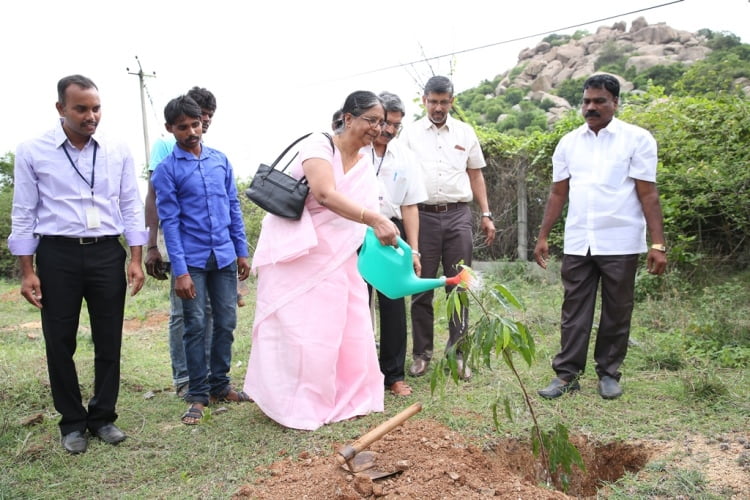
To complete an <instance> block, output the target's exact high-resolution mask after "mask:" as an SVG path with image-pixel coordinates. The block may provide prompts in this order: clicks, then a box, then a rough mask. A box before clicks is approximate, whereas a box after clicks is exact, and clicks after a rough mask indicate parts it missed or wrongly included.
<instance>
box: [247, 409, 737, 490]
mask: <svg viewBox="0 0 750 500" xmlns="http://www.w3.org/2000/svg"><path fill="white" fill-rule="evenodd" d="M571 441H572V443H573V444H574V445H575V446H576V448H577V449H578V451H579V452H580V454H581V458H582V459H583V461H584V463H585V465H586V471H585V472H584V471H581V470H579V469H578V468H576V467H574V468H573V474H572V476H571V477H570V483H569V486H568V489H567V493H568V494H567V495H566V494H564V493H562V492H561V491H558V490H556V489H555V488H560V484H559V483H557V484H551V485H549V487H544V484H545V483H544V481H543V478H544V476H543V475H542V467H541V465H540V462H539V460H537V459H536V458H535V457H534V456H533V454H532V453H531V450H530V447H529V444H528V443H524V442H521V441H518V440H515V439H501V440H498V441H497V442H495V443H489V444H487V445H485V447H484V448H485V449H483V450H482V449H479V448H477V447H475V446H472V445H470V444H467V442H466V440H465V439H464V438H463V437H462V436H461V435H460V434H458V433H457V432H454V431H451V430H449V429H447V428H446V427H444V426H443V425H441V424H439V423H437V422H435V421H434V420H429V419H423V420H409V421H407V422H406V423H405V424H404V425H403V426H401V427H398V428H396V429H394V430H393V431H391V432H390V433H388V434H387V435H385V436H384V437H383V438H382V439H380V440H379V441H376V442H375V443H373V444H372V446H370V448H369V449H368V450H367V451H365V452H361V453H360V454H359V455H357V456H358V457H360V456H361V455H364V454H368V455H372V456H373V457H374V466H373V467H372V468H370V469H367V470H365V471H362V472H359V473H356V474H353V473H350V472H348V471H347V470H344V469H343V468H342V467H341V466H340V465H339V463H338V461H337V460H336V455H337V453H336V451H337V450H339V449H340V447H341V446H342V445H344V444H350V443H340V444H338V445H336V446H335V447H334V448H333V449H332V451H331V453H330V455H327V456H313V455H310V454H308V453H302V454H300V455H299V456H297V457H289V458H285V459H284V460H282V461H280V462H276V463H274V464H272V465H271V466H269V467H267V468H265V469H263V470H260V471H259V472H260V473H261V474H262V477H261V478H260V479H259V480H257V481H256V482H255V483H254V484H246V485H244V486H242V487H241V488H240V489H239V490H237V491H236V492H235V494H234V496H233V498H234V499H242V498H258V499H278V498H295V499H316V500H317V499H322V498H325V499H335V500H356V499H361V498H379V497H386V498H420V499H449V498H450V499H452V498H461V499H482V498H488V497H496V498H508V499H510V498H512V499H526V498H533V499H535V500H537V499H564V498H596V496H597V493H598V491H597V490H598V489H601V488H602V487H603V486H605V484H606V483H607V482H613V481H616V480H617V479H618V478H620V477H622V476H623V475H624V474H625V473H626V472H631V473H635V472H638V471H641V473H642V474H646V475H648V474H650V473H648V472H647V471H645V470H642V469H643V468H644V466H645V465H646V464H647V463H648V462H656V461H660V462H664V464H665V465H664V467H663V468H664V469H672V468H674V469H683V468H684V469H696V470H701V471H703V473H704V474H705V478H706V482H707V485H706V487H707V490H708V491H710V492H711V493H714V494H717V495H719V496H722V497H726V498H732V499H734V498H738V499H739V498H750V497H748V495H749V494H750V475H749V473H750V458H749V457H750V436H748V435H747V434H746V433H744V432H737V433H732V434H731V435H726V436H717V437H716V438H711V439H708V438H705V437H699V436H690V437H688V438H686V439H684V441H681V442H664V441H641V442H633V443H621V442H614V443H595V442H592V441H591V440H590V439H588V438H587V437H585V436H572V437H571ZM370 452H372V453H370ZM707 464H709V465H708V466H707ZM378 472H380V473H388V474H390V475H389V476H388V477H384V478H378V479H372V477H371V476H373V475H375V473H378ZM602 491H606V490H599V493H601V492H602ZM569 495H570V496H569Z"/></svg>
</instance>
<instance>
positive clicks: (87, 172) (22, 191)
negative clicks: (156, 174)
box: [8, 75, 148, 454]
mask: <svg viewBox="0 0 750 500" xmlns="http://www.w3.org/2000/svg"><path fill="white" fill-rule="evenodd" d="M57 94H58V98H57V99H58V100H57V103H56V107H57V111H58V113H59V115H60V118H59V121H58V122H57V123H56V125H55V127H54V128H53V129H51V130H49V131H48V132H46V133H45V134H43V135H41V136H40V137H37V138H35V139H31V140H29V141H27V142H24V143H22V144H20V145H19V146H18V148H17V150H16V161H15V166H14V186H15V187H14V193H13V209H12V229H11V234H10V236H9V237H8V248H9V249H10V252H11V253H12V254H13V255H17V256H18V261H19V264H20V268H21V294H22V295H23V296H24V298H26V300H28V301H29V302H30V303H31V304H33V305H34V306H36V307H37V308H39V309H40V310H41V315H42V332H43V333H44V342H45V346H46V353H47V369H48V371H49V380H50V387H51V389H52V399H53V401H54V404H55V409H56V410H57V411H58V412H59V413H60V415H61V419H60V422H59V426H60V432H61V434H62V445H63V448H65V450H66V451H67V452H68V453H73V454H75V453H82V452H84V451H86V448H87V445H88V441H87V437H86V430H89V431H90V432H91V434H93V435H95V436H97V437H99V438H100V439H101V440H103V441H105V442H107V443H109V444H117V443H119V442H121V441H123V440H124V439H125V438H126V435H125V433H124V432H122V431H121V430H120V429H118V428H117V426H115V424H114V421H115V420H116V419H117V413H116V411H115V406H116V403H117V396H118V393H119V389H120V346H121V344H122V323H123V315H124V308H125V293H126V290H127V286H128V283H129V284H130V287H131V295H135V294H136V293H138V291H139V290H140V289H141V287H142V286H143V280H144V274H143V268H142V265H141V257H142V249H141V246H142V245H144V244H145V243H146V242H147V239H148V233H147V231H146V227H145V221H144V216H143V205H142V203H141V199H140V195H139V192H138V186H137V184H136V174H135V167H134V164H133V157H132V156H131V154H130V152H129V150H128V148H127V147H126V146H125V145H123V144H119V143H116V142H111V141H108V140H105V139H104V138H103V137H101V135H99V134H96V129H97V126H98V125H99V120H100V118H101V103H100V100H99V91H98V89H97V87H96V85H95V84H94V82H92V81H91V80H90V79H88V78H86V77H84V76H81V75H71V76H67V77H65V78H62V79H61V80H60V81H59V82H58V84H57ZM123 234H124V236H125V239H126V241H127V244H128V246H129V247H130V262H129V263H128V265H127V278H126V266H125V261H126V258H127V255H126V252H125V249H124V248H123V246H122V244H121V243H120V235H123ZM34 257H36V258H35V259H34ZM126 279H127V282H126ZM84 299H85V300H86V306H87V308H88V312H89V317H90V318H91V337H92V340H93V343H94V358H95V362H94V387H93V392H94V393H93V395H92V397H91V399H90V400H89V402H88V407H87V408H86V407H84V405H83V403H82V398H81V391H80V388H79V383H78V375H77V373H76V366H75V363H74V361H73V354H74V353H75V350H76V334H77V332H78V320H79V317H80V312H81V304H82V301H83V300H84Z"/></svg>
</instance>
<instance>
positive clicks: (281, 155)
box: [271, 132, 336, 179]
mask: <svg viewBox="0 0 750 500" xmlns="http://www.w3.org/2000/svg"><path fill="white" fill-rule="evenodd" d="M311 135H312V132H310V133H307V134H305V135H303V136H302V137H300V138H298V139H296V140H295V141H294V142H292V143H291V144H290V145H289V146H287V147H286V149H285V150H284V151H282V152H281V154H280V155H279V157H278V158H276V160H274V162H273V163H272V164H271V168H276V165H277V164H278V163H279V162H280V161H281V159H282V158H283V157H284V156H285V155H286V154H287V153H288V152H289V150H290V149H292V148H293V147H294V146H295V145H296V144H297V143H298V142H300V141H301V140H303V139H307V138H308V137H310V136H311ZM323 135H324V136H326V137H328V141H329V142H330V143H331V151H332V152H333V154H336V146H334V145H333V137H331V134H329V133H328V132H323ZM298 154H299V152H296V153H294V156H292V158H291V159H290V160H289V161H288V162H287V164H286V165H284V168H282V169H281V171H282V172H284V171H286V169H287V168H288V167H289V165H291V164H292V161H294V159H295V158H296V157H297V155H298ZM303 179H304V177H303Z"/></svg>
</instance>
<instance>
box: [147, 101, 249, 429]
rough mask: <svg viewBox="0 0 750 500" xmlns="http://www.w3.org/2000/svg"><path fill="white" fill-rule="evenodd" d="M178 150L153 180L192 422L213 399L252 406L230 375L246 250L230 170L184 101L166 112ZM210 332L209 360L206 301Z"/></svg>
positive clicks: (187, 420) (187, 417)
mask: <svg viewBox="0 0 750 500" xmlns="http://www.w3.org/2000/svg"><path fill="white" fill-rule="evenodd" d="M164 118H165V120H166V128H167V130H168V131H169V132H170V133H172V134H173V135H174V137H175V141H176V144H175V147H174V149H173V150H172V153H171V154H170V155H169V156H167V157H166V158H165V159H164V160H163V161H162V162H161V163H160V164H159V166H158V167H157V168H156V170H154V173H153V174H152V176H151V182H152V183H153V186H154V190H155V192H156V208H157V211H158V215H159V219H160V220H161V226H162V230H163V231H164V239H165V242H166V246H167V252H168V253H169V258H170V261H171V263H172V273H173V274H174V277H175V285H174V291H175V294H176V295H177V296H178V297H179V298H180V299H182V308H183V316H184V321H185V334H184V344H185V358H186V360H187V368H188V374H189V389H188V392H187V394H186V395H185V400H186V401H187V402H189V403H190V407H189V408H188V411H187V412H185V414H184V415H183V416H182V422H183V423H184V424H186V425H193V424H197V423H198V422H199V421H200V420H201V418H202V416H203V409H204V408H205V407H206V406H207V405H208V404H209V402H210V401H220V400H228V401H238V402H239V401H249V399H250V398H249V397H248V396H247V394H245V393H244V392H240V391H237V390H235V389H234V388H233V387H232V385H231V384H230V379H229V376H228V373H229V369H230V366H231V358H232V342H233V341H234V336H233V332H234V329H235V327H236V325H237V309H236V308H237V277H238V276H239V279H240V280H244V279H246V278H247V277H248V275H249V273H250V266H249V263H248V255H249V253H248V247H247V240H246V237H245V228H244V223H243V221H242V213H241V210H240V202H239V199H238V198H237V188H236V186H235V181H234V172H233V170H232V166H231V164H230V163H229V160H228V159H227V157H226V156H225V155H224V154H223V153H221V152H219V151H217V150H215V149H212V148H209V147H206V146H204V145H203V144H202V142H201V136H202V134H203V130H202V123H201V108H200V106H199V105H198V104H197V103H196V102H195V101H194V100H193V99H192V98H190V97H189V96H180V97H177V98H175V99H172V100H171V101H170V102H169V103H168V104H167V106H166V107H165V108H164ZM208 300H210V301H211V315H212V318H213V323H214V328H213V332H212V338H211V354H210V357H209V359H208V360H207V359H206V352H205V349H204V344H205V335H206V333H205V326H206V321H207V317H206V310H205V309H206V303H207V301H208Z"/></svg>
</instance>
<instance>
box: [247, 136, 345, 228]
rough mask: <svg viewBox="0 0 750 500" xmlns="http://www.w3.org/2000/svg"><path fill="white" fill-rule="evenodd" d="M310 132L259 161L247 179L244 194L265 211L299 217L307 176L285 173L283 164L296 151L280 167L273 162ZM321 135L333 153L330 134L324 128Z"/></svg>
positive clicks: (304, 195)
mask: <svg viewBox="0 0 750 500" xmlns="http://www.w3.org/2000/svg"><path fill="white" fill-rule="evenodd" d="M311 134H312V132H311V133H310V134H305V135H303V136H302V137H300V138H299V139H297V140H295V141H294V142H292V143H291V144H290V145H289V146H287V147H286V149H285V150H284V151H282V152H281V154H280V155H279V157H278V158H276V160H275V161H274V162H273V163H272V164H271V166H268V165H266V164H263V163H261V164H260V166H259V167H258V170H257V171H256V172H255V175H254V176H253V180H252V181H250V187H249V188H247V190H246V191H245V195H246V196H247V197H248V198H250V200H251V201H252V202H253V203H255V204H256V205H258V206H259V207H260V208H262V209H263V210H265V211H266V212H270V213H272V214H274V215H278V216H279V217H284V218H286V219H292V220H299V219H300V217H302V210H304V208H305V199H306V198H307V194H308V193H309V192H310V188H309V187H308V185H307V179H306V178H305V177H302V178H301V179H295V178H294V177H292V176H291V175H287V174H286V173H285V171H286V169H287V167H289V165H290V164H291V163H292V161H293V160H294V159H295V158H296V157H297V154H299V152H295V153H294V156H292V158H291V159H290V160H289V161H288V162H287V164H286V165H285V166H284V168H282V169H281V170H279V169H277V168H276V165H277V164H278V163H279V162H280V161H281V159H282V158H284V156H286V154H287V153H288V152H289V150H290V149H292V148H293V147H294V146H295V145H296V144H297V143H298V142H299V141H301V140H302V139H305V138H307V137H309V136H310V135H311ZM324 135H325V136H326V137H328V140H329V141H331V149H333V150H334V153H335V152H336V151H335V147H334V145H333V138H332V137H331V136H330V135H329V134H327V133H325V132H324Z"/></svg>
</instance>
